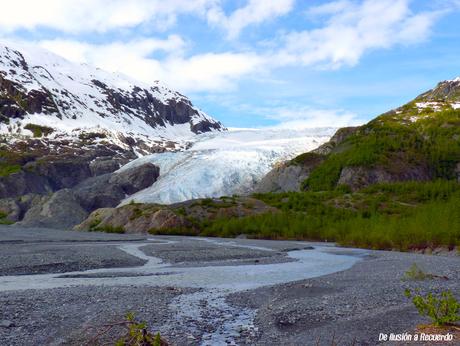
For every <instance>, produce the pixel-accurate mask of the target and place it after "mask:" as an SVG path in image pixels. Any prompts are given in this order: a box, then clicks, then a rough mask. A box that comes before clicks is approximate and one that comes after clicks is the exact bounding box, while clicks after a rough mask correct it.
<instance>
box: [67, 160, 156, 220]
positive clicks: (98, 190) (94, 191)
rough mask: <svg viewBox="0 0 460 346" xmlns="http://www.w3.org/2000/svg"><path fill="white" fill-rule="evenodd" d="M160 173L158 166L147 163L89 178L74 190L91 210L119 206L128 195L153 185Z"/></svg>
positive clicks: (83, 204)
mask: <svg viewBox="0 0 460 346" xmlns="http://www.w3.org/2000/svg"><path fill="white" fill-rule="evenodd" d="M159 175H160V170H159V168H158V167H157V166H155V165H153V164H151V163H146V164H143V165H141V166H137V167H133V168H129V169H126V170H124V171H121V172H116V173H112V174H104V175H101V176H98V177H94V178H90V179H87V180H85V181H84V182H82V183H81V184H79V185H77V186H76V187H75V188H74V189H73V192H74V194H75V196H76V197H77V199H78V201H79V202H80V205H81V206H83V208H85V210H87V211H89V212H91V211H93V210H95V209H98V208H107V207H115V206H117V205H118V204H119V203H120V202H121V201H122V200H123V199H124V198H125V197H126V196H128V195H132V194H133V193H135V192H138V191H140V190H142V189H145V188H147V187H149V186H151V185H152V184H153V183H154V182H155V181H156V180H157V178H158V176H159Z"/></svg>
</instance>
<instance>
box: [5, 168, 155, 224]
mask: <svg viewBox="0 0 460 346" xmlns="http://www.w3.org/2000/svg"><path fill="white" fill-rule="evenodd" d="M158 176H159V168H158V167H157V166H155V165H153V164H151V163H147V164H144V165H141V166H137V167H133V168H130V169H126V170H124V171H122V172H115V173H108V174H103V175H100V176H97V177H91V178H88V179H86V180H84V181H83V182H81V183H80V184H78V185H77V186H75V187H73V188H71V189H67V188H65V189H61V190H58V191H57V192H54V193H53V192H52V191H53V190H52V187H51V186H49V189H50V190H49V193H47V194H44V193H41V191H39V192H40V193H38V194H37V193H35V194H30V193H29V194H27V195H24V196H20V197H15V198H4V199H0V214H1V215H2V216H3V219H4V220H5V221H8V222H18V221H20V222H19V224H21V225H23V226H30V227H32V226H33V227H50V228H64V229H66V228H71V227H73V226H75V225H77V224H79V223H81V222H82V221H83V220H84V219H86V217H87V216H88V214H89V213H90V212H92V211H93V210H95V209H98V208H106V207H115V206H117V205H118V204H119V203H120V202H121V201H122V200H123V199H124V198H125V197H126V196H127V195H130V194H133V193H135V192H137V191H139V190H142V189H144V188H147V187H149V186H150V185H152V184H153V183H154V182H155V181H156V179H157V178H158ZM39 186H43V185H39ZM65 215H68V217H65Z"/></svg>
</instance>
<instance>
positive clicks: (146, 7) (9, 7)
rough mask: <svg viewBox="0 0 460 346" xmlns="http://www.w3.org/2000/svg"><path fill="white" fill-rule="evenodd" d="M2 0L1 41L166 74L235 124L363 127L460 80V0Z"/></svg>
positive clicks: (145, 74) (142, 73)
mask: <svg viewBox="0 0 460 346" xmlns="http://www.w3.org/2000/svg"><path fill="white" fill-rule="evenodd" d="M0 1H1V8H2V13H3V14H8V15H2V16H0V40H2V39H4V40H17V41H27V42H31V43H33V44H37V45H40V46H42V47H44V48H47V49H49V50H51V51H53V52H55V53H57V54H59V55H62V56H64V57H65V58H67V59H69V60H72V61H75V62H79V63H88V64H91V65H95V66H97V67H100V68H102V69H105V70H108V71H112V72H121V73H124V74H126V75H129V76H131V77H133V78H135V79H138V80H140V81H142V82H144V83H151V82H152V81H154V80H160V81H162V82H164V83H165V84H166V85H168V86H169V87H171V88H173V89H175V90H178V91H180V92H182V93H183V94H185V95H187V96H188V97H190V98H191V100H192V102H193V103H194V104H195V105H196V106H198V107H199V108H201V109H202V110H203V111H205V112H206V113H208V114H209V115H211V116H213V117H214V118H216V119H218V120H220V121H222V122H223V123H224V125H226V126H228V127H281V128H282V127H287V128H300V127H324V126H332V127H339V126H347V125H354V124H360V123H364V122H366V121H367V120H370V119H372V118H373V117H375V116H377V115H379V114H381V113H383V112H386V111H388V110H390V109H392V108H395V107H397V106H399V105H402V104H404V103H406V102H408V101H409V100H411V99H413V98H414V97H415V96H417V95H418V94H420V93H422V92H424V91H426V90H428V89H431V88H432V87H434V86H435V85H436V84H437V83H438V82H440V81H442V80H449V79H454V78H455V77H458V76H460V59H459V57H460V20H459V16H460V0H412V1H411V0H337V1H329V0H321V1H320V0H168V1H165V0H40V1H36V0H0Z"/></svg>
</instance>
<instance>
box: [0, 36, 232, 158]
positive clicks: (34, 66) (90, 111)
mask: <svg viewBox="0 0 460 346" xmlns="http://www.w3.org/2000/svg"><path fill="white" fill-rule="evenodd" d="M40 127H45V131H39V134H40V135H43V133H45V134H47V135H48V137H49V138H51V139H53V138H68V137H69V136H70V137H71V138H72V137H73V138H81V136H82V133H83V137H84V136H85V133H86V134H88V133H90V134H93V137H95V138H101V139H104V140H105V141H110V142H112V143H115V144H117V145H120V146H124V147H126V148H128V147H133V148H135V149H136V150H137V151H138V152H141V153H143V154H145V153H149V152H155V151H157V150H158V146H160V147H161V146H166V145H168V146H169V147H175V144H177V143H179V144H180V143H183V142H184V141H185V140H187V139H189V138H190V137H193V136H194V135H195V134H199V133H204V132H209V131H222V130H224V129H225V128H224V127H223V126H222V125H221V124H220V123H219V122H218V121H216V120H214V119H212V118H211V117H209V116H208V115H206V114H205V113H203V112H202V111H200V110H199V109H198V108H196V107H194V106H193V104H192V103H191V102H190V100H189V99H188V98H187V97H185V96H184V95H182V94H180V93H178V92H176V91H172V90H170V89H168V88H167V87H165V86H164V85H162V84H161V83H160V82H158V81H152V83H151V85H145V84H143V83H140V82H137V81H133V80H131V79H130V78H129V77H127V76H124V75H121V74H112V73H108V72H105V71H102V70H100V69H98V68H95V67H91V66H88V65H79V64H75V63H72V62H70V61H67V60H65V59H64V58H61V57H59V56H57V55H55V54H53V53H51V52H49V51H47V50H44V49H41V48H38V47H35V46H30V45H21V44H17V43H7V45H4V44H1V43H0V133H3V134H16V135H17V134H20V135H22V136H33V135H34V131H33V130H34V129H37V128H38V129H40ZM48 127H49V128H52V130H47V129H46V128H48ZM94 133H96V135H94ZM97 134H100V136H99V137H97ZM35 136H37V132H35ZM172 143H174V144H172Z"/></svg>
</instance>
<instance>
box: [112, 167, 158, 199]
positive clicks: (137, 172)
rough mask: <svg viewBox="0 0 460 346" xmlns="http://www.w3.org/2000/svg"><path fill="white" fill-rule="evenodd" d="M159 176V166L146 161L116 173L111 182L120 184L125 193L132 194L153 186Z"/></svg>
mask: <svg viewBox="0 0 460 346" xmlns="http://www.w3.org/2000/svg"><path fill="white" fill-rule="evenodd" d="M159 176H160V168H159V167H157V166H155V165H154V164H152V163H145V164H143V165H141V166H137V167H133V168H128V169H126V170H123V171H121V172H116V173H114V174H113V175H112V176H111V178H110V181H109V182H110V184H113V185H119V186H120V187H121V188H122V189H123V191H124V192H125V194H127V195H132V194H133V193H135V192H138V191H140V190H142V189H145V188H147V187H149V186H151V185H152V184H153V183H154V182H155V181H156V180H157V179H158V177H159Z"/></svg>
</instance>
